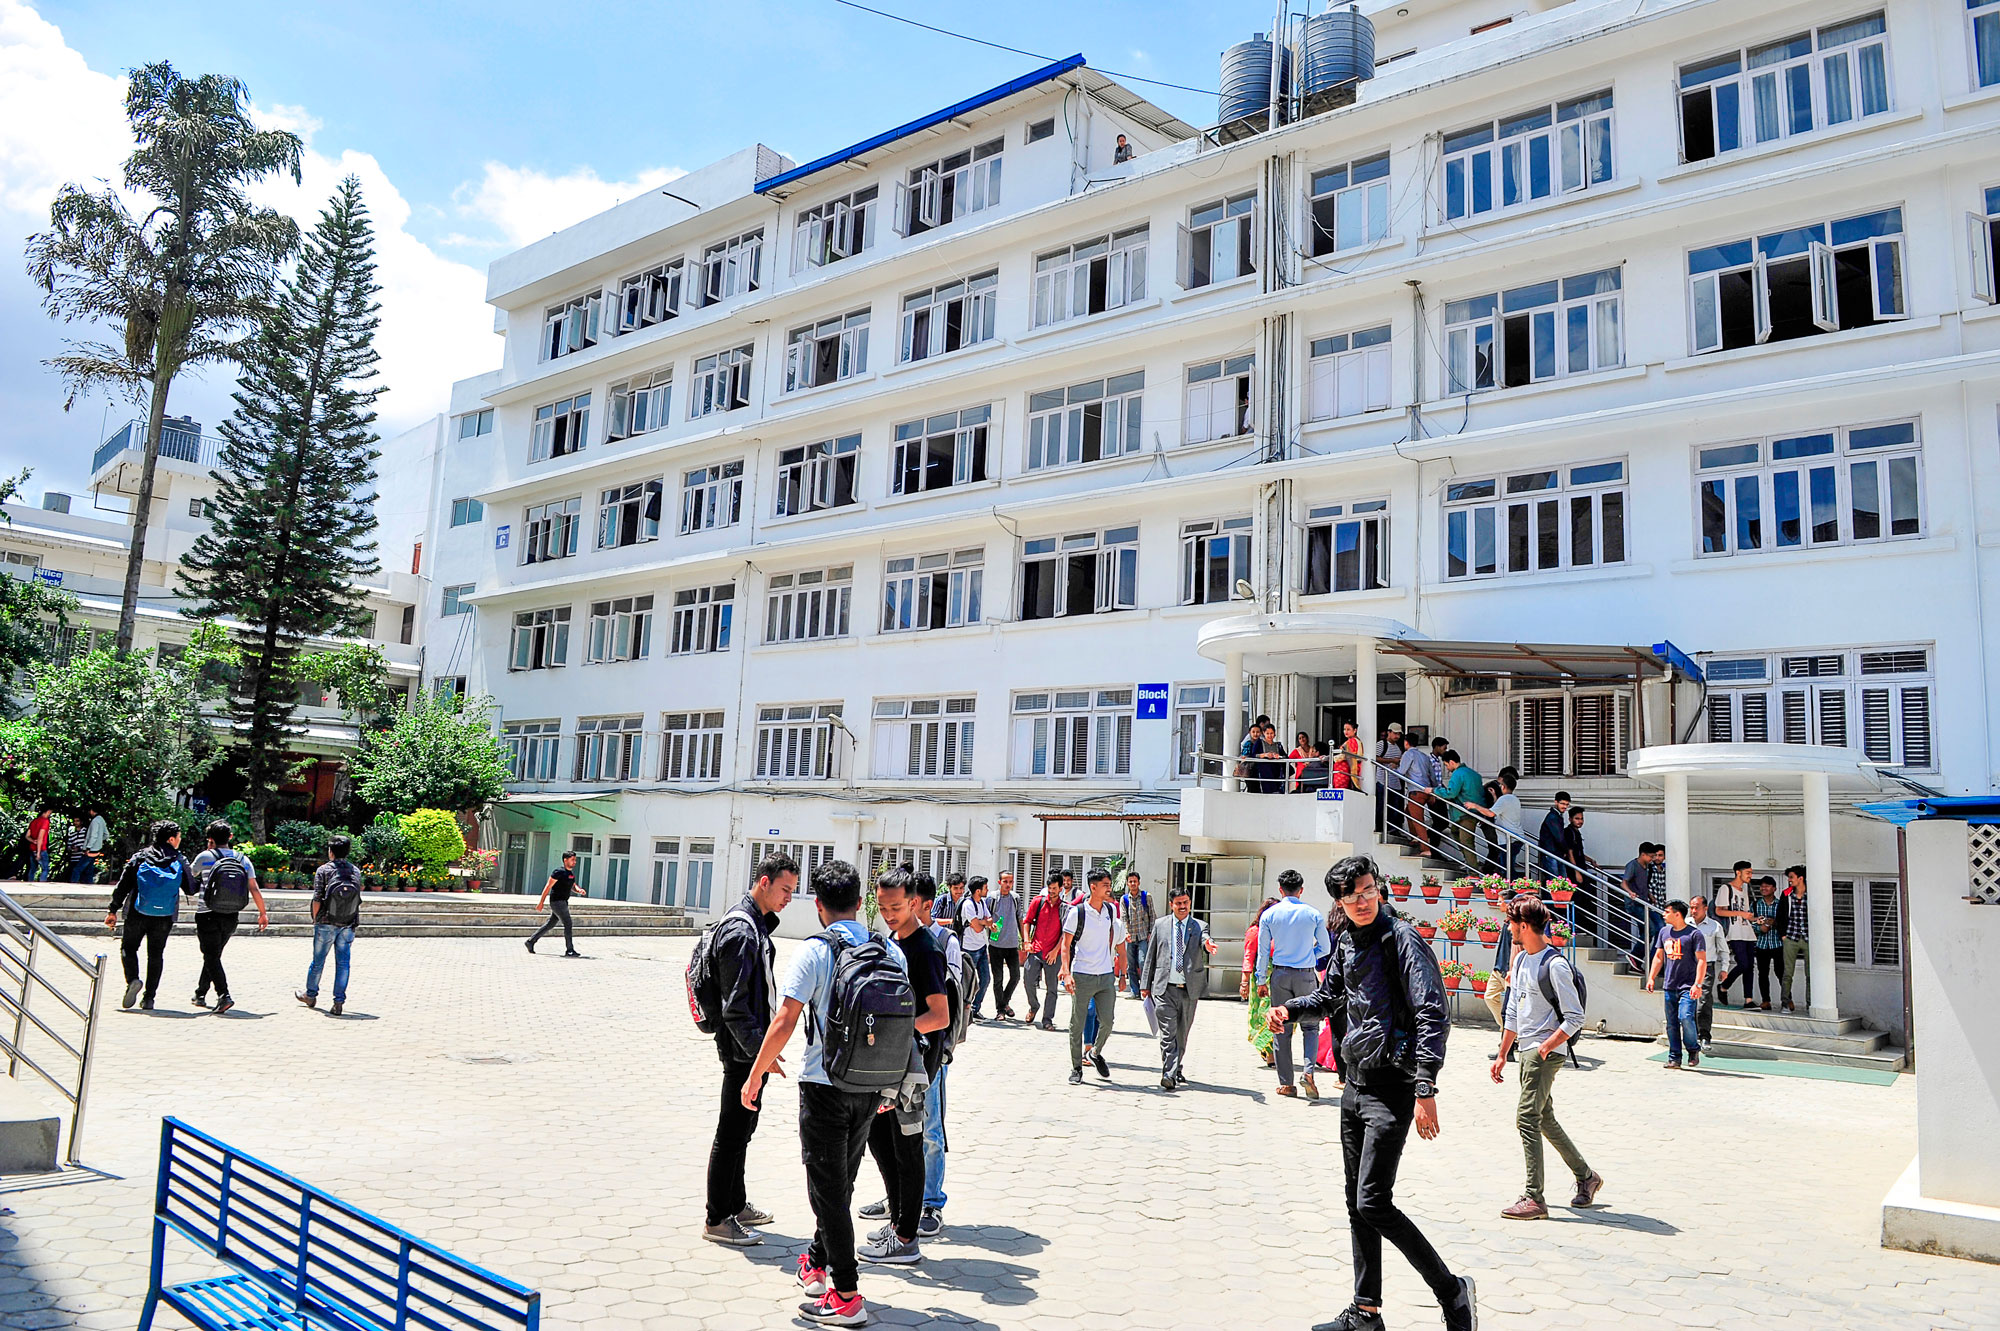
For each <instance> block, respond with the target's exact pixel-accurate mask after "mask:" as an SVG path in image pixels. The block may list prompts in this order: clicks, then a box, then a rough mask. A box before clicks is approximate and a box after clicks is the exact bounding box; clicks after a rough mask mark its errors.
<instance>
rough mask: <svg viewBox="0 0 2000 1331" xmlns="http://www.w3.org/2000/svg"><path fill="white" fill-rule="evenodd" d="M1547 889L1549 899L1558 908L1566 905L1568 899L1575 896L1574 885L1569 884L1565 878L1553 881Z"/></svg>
mask: <svg viewBox="0 0 2000 1331" xmlns="http://www.w3.org/2000/svg"><path fill="white" fill-rule="evenodd" d="M1548 888H1549V899H1550V900H1551V901H1553V902H1555V903H1556V904H1557V905H1558V906H1563V905H1567V904H1568V903H1569V899H1570V898H1571V897H1573V896H1575V895H1576V884H1575V883H1572V882H1570V881H1569V880H1568V879H1567V878H1558V879H1556V880H1554V881H1553V882H1551V883H1550V884H1549V885H1548Z"/></svg>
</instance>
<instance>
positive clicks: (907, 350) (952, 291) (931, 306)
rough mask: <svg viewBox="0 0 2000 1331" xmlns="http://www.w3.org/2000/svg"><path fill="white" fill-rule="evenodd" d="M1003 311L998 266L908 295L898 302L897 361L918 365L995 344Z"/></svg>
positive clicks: (911, 292)
mask: <svg viewBox="0 0 2000 1331" xmlns="http://www.w3.org/2000/svg"><path fill="white" fill-rule="evenodd" d="M999 308H1000V270H999V269H998V268H997V267H995V268H989V269H987V270H986V271H985V272H983V273H974V274H973V275H972V276H970V277H964V278H957V279H954V280H953V281H950V282H942V283H939V284H938V285H937V286H933V287H925V288H923V289H921V290H918V291H910V292H905V293H904V294H903V296H902V298H901V299H900V300H898V301H897V303H896V311H897V316H896V319H897V332H898V342H897V357H896V359H897V363H898V364H900V365H914V364H916V363H917V362H919V361H926V360H935V359H936V358H937V357H939V356H949V355H952V354H954V353H956V352H960V351H970V350H971V349H972V348H974V347H978V346H984V345H986V344H987V343H989V342H992V341H994V340H995V339H996V329H997V327H998V323H997V320H998V316H999ZM954 338H955V339H956V340H955V341H954Z"/></svg>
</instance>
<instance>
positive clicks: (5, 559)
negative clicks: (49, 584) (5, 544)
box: [0, 550, 42, 568]
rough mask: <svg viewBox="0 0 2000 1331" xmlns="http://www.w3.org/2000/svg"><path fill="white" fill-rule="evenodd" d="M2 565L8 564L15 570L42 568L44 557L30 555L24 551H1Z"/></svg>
mask: <svg viewBox="0 0 2000 1331" xmlns="http://www.w3.org/2000/svg"><path fill="white" fill-rule="evenodd" d="M0 564H8V565H11V566H12V567H15V568H40V567H41V566H42V557H41V556H40V555H31V554H28V553H27V552H26V551H23V550H0Z"/></svg>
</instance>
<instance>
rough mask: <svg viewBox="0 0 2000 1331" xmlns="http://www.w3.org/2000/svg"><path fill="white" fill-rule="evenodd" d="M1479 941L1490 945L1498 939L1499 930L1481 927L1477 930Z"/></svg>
mask: <svg viewBox="0 0 2000 1331" xmlns="http://www.w3.org/2000/svg"><path fill="white" fill-rule="evenodd" d="M1479 941H1480V942H1482V943H1484V944H1486V945H1487V946H1488V947H1491V946H1492V945H1493V944H1495V943H1497V942H1499V941H1500V932H1499V930H1497V929H1481V930H1480V931H1479Z"/></svg>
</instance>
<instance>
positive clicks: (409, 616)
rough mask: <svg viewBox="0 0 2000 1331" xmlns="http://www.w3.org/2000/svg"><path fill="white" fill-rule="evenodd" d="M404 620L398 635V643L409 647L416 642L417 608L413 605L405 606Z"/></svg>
mask: <svg viewBox="0 0 2000 1331" xmlns="http://www.w3.org/2000/svg"><path fill="white" fill-rule="evenodd" d="M402 619H403V624H402V629H401V631H400V632H399V633H398V634H397V635H396V641H397V642H400V643H402V644H404V645H405V646H408V645H409V644H410V643H412V642H414V641H415V640H416V633H417V608H416V607H415V606H413V605H406V606H404V607H403V615H402Z"/></svg>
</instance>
